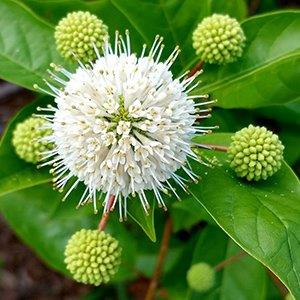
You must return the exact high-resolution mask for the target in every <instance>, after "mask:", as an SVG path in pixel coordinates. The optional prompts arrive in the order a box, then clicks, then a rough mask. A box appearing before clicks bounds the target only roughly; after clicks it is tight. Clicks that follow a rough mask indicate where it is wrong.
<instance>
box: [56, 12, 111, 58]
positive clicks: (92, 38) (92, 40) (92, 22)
mask: <svg viewBox="0 0 300 300" xmlns="http://www.w3.org/2000/svg"><path fill="white" fill-rule="evenodd" d="M107 30H108V29H107V26H106V25H105V24H104V23H103V21H102V20H100V19H98V18H97V16H95V15H92V14H91V13H89V12H88V11H76V12H71V13H68V14H67V16H66V17H64V18H63V19H61V20H60V21H59V23H58V25H57V26H56V28H55V34H54V37H55V41H56V46H57V50H58V51H59V52H60V53H61V55H62V56H63V57H65V58H67V59H72V60H76V59H79V60H80V61H82V62H83V63H88V62H89V61H93V60H95V59H96V53H95V49H94V45H95V47H96V48H98V49H101V47H102V46H103V45H104V41H105V40H106V39H107V37H108V31H107ZM74 55H75V56H74Z"/></svg>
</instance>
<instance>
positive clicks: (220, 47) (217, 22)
mask: <svg viewBox="0 0 300 300" xmlns="http://www.w3.org/2000/svg"><path fill="white" fill-rule="evenodd" d="M245 40H246V38H245V34H244V32H243V29H242V28H241V26H240V24H239V22H238V21H237V20H236V19H234V18H230V17H229V16H228V15H220V14H213V15H212V16H210V17H206V18H204V19H203V20H202V22H201V23H199V24H198V27H197V28H196V29H195V31H194V32H193V47H194V49H195V50H196V54H197V55H199V56H200V58H201V60H203V61H204V62H208V63H210V64H226V63H231V62H234V61H236V60H237V58H238V57H240V56H242V53H243V48H244V46H245Z"/></svg>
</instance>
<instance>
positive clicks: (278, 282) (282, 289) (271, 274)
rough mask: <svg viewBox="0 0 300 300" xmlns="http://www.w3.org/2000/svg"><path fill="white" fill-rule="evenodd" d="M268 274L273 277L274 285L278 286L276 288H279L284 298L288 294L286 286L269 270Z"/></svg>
mask: <svg viewBox="0 0 300 300" xmlns="http://www.w3.org/2000/svg"><path fill="white" fill-rule="evenodd" d="M267 271H268V274H269V276H270V277H271V279H272V281H273V282H274V284H275V285H276V287H277V288H278V290H279V292H280V294H281V296H282V297H283V298H284V297H285V296H286V295H287V294H288V293H289V291H288V289H287V288H286V287H285V285H284V284H283V283H282V282H281V281H280V279H279V278H278V277H277V276H276V275H275V274H274V273H273V272H272V271H270V270H269V269H268V268H267Z"/></svg>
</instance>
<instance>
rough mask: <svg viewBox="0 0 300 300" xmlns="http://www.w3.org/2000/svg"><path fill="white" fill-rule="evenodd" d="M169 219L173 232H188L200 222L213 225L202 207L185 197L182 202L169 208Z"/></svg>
mask: <svg viewBox="0 0 300 300" xmlns="http://www.w3.org/2000/svg"><path fill="white" fill-rule="evenodd" d="M171 217H172V220H173V228H174V231H175V232H176V231H179V230H182V229H186V230H188V229H190V228H191V226H193V225H194V224H196V223H198V222H200V221H206V222H208V223H210V224H215V222H214V220H213V219H212V218H211V216H210V215H209V214H208V213H207V211H206V210H205V209H204V208H203V206H202V205H200V204H199V203H198V202H197V201H195V200H194V199H193V198H192V197H188V198H187V197H185V198H184V200H183V201H180V202H179V201H176V202H174V203H173V205H172V206H171Z"/></svg>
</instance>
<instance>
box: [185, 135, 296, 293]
mask: <svg viewBox="0 0 300 300" xmlns="http://www.w3.org/2000/svg"><path fill="white" fill-rule="evenodd" d="M198 142H201V143H205V142H206V143H215V144H222V145H228V144H229V143H230V134H214V135H210V136H204V137H199V138H198ZM203 152H205V154H206V155H209V153H208V152H209V151H206V150H203ZM213 155H215V156H216V157H217V158H218V159H219V160H220V162H221V163H222V164H223V166H222V167H215V168H213V169H211V170H209V171H207V169H206V168H205V169H204V168H203V167H199V166H195V171H196V172H197V173H199V174H202V175H203V174H207V175H205V176H202V181H201V182H200V183H199V184H198V185H193V186H192V187H191V191H192V193H193V195H194V196H195V198H196V200H198V201H199V202H200V203H201V204H202V205H203V206H204V207H205V208H206V209H207V211H208V212H209V213H210V214H211V216H212V217H213V218H214V220H215V221H216V222H217V223H218V224H219V225H220V226H221V227H222V228H223V229H224V231H225V232H226V233H227V234H228V235H229V236H230V237H231V238H232V239H233V240H234V241H235V242H236V243H237V244H238V245H240V246H241V247H242V248H243V249H244V250H245V251H247V252H248V253H249V254H250V255H252V256H253V257H254V258H256V259H257V260H259V261H260V262H262V263H263V264H264V265H266V266H267V267H268V268H270V269H271V270H272V271H273V272H274V273H275V274H276V275H277V276H278V277H279V278H280V279H281V280H282V282H284V283H285V284H286V286H287V287H288V288H289V289H290V291H291V292H292V293H293V294H294V296H295V297H296V298H297V297H299V296H300V291H299V284H300V276H299V274H300V258H299V255H298V253H299V251H300V242H299V241H300V221H299V215H300V202H299V199H300V197H299V195H300V185H299V181H298V179H297V178H296V176H295V175H294V173H293V172H292V170H291V169H290V168H289V167H288V166H287V165H286V164H285V163H284V164H283V166H282V168H281V169H280V170H279V171H278V172H277V173H276V174H275V175H274V176H272V177H270V178H268V180H266V181H261V182H255V183H249V182H247V181H244V180H241V179H238V178H237V177H236V176H235V174H234V172H233V171H232V170H231V169H230V167H229V164H228V162H227V161H226V154H225V153H216V152H214V153H213ZM204 171H207V173H204Z"/></svg>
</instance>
